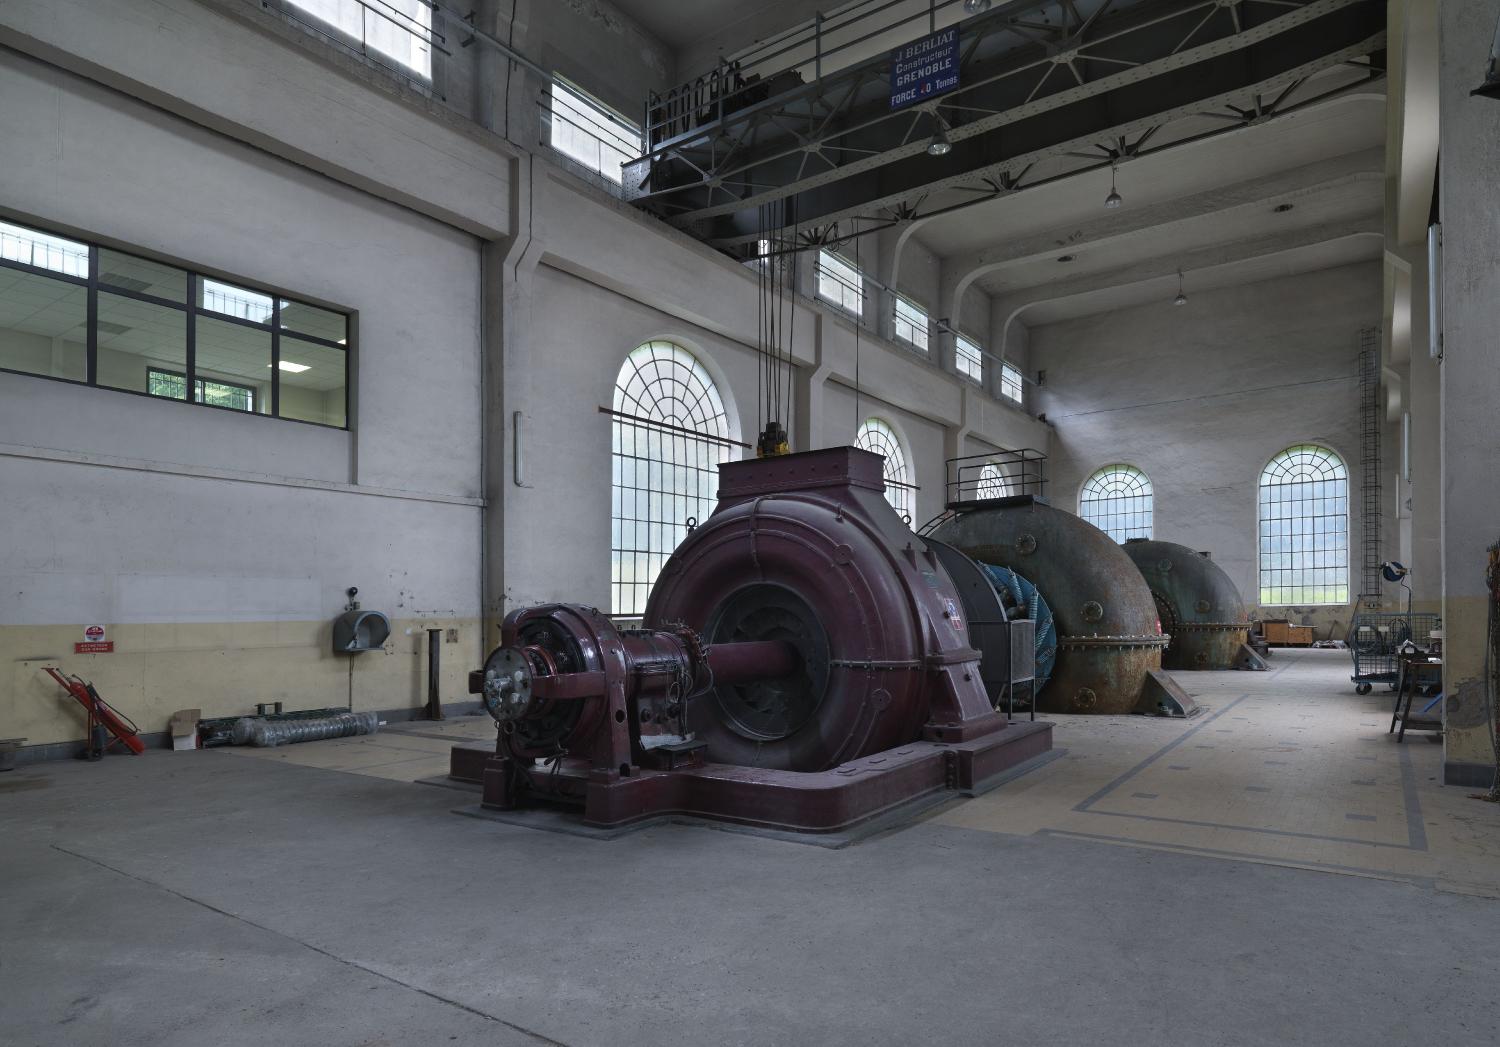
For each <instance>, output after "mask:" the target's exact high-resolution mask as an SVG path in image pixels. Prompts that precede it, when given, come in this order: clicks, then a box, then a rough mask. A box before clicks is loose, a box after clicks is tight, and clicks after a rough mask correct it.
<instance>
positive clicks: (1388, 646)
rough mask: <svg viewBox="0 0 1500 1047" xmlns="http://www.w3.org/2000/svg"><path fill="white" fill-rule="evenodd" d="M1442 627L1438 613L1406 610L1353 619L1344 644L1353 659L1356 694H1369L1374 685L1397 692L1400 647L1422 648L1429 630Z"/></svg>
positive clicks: (1358, 616)
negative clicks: (1407, 645)
mask: <svg viewBox="0 0 1500 1047" xmlns="http://www.w3.org/2000/svg"><path fill="white" fill-rule="evenodd" d="M1441 627H1442V617H1441V616H1440V615H1437V614H1428V613H1421V612H1418V613H1416V614H1413V613H1411V612H1409V611H1365V612H1361V613H1360V614H1356V615H1355V616H1354V621H1353V622H1352V623H1350V625H1349V635H1348V637H1347V638H1346V640H1345V642H1346V643H1347V644H1348V645H1349V654H1350V656H1351V657H1352V658H1353V659H1354V675H1353V676H1351V677H1349V679H1351V680H1353V681H1354V691H1355V693H1356V694H1369V693H1370V688H1371V687H1373V686H1374V685H1375V684H1377V683H1383V684H1386V685H1388V686H1389V687H1390V688H1391V690H1395V689H1396V684H1397V681H1398V680H1399V679H1400V675H1401V664H1400V663H1401V659H1400V654H1399V651H1400V648H1401V645H1402V644H1403V643H1405V642H1406V641H1407V640H1410V641H1411V642H1412V643H1413V644H1415V645H1416V646H1418V647H1422V648H1425V647H1427V646H1428V644H1429V643H1430V642H1431V639H1432V631H1433V630H1434V629H1438V628H1441Z"/></svg>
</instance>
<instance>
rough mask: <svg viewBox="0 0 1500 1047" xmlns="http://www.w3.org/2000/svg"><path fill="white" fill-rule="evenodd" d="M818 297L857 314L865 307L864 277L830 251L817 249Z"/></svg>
mask: <svg viewBox="0 0 1500 1047" xmlns="http://www.w3.org/2000/svg"><path fill="white" fill-rule="evenodd" d="M818 297H819V298H822V299H823V300H824V301H828V302H832V303H833V304H834V305H836V306H838V307H839V308H840V309H842V310H844V311H845V312H847V313H852V314H854V315H855V316H859V315H861V314H862V313H863V312H864V307H865V290H864V279H863V277H862V276H861V275H860V271H859V270H858V269H856V268H854V266H852V265H850V264H849V263H848V262H846V261H844V260H843V259H842V258H840V257H839V256H838V255H836V254H834V253H833V252H832V251H819V252H818Z"/></svg>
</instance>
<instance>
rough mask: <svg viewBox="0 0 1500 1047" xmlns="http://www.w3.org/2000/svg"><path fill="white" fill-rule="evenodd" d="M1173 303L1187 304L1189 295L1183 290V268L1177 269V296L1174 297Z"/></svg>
mask: <svg viewBox="0 0 1500 1047" xmlns="http://www.w3.org/2000/svg"><path fill="white" fill-rule="evenodd" d="M1172 304H1173V305H1187V295H1186V294H1185V293H1184V292H1183V290H1182V270H1181V269H1179V270H1177V297H1176V298H1174V299H1172Z"/></svg>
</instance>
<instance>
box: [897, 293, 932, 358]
mask: <svg viewBox="0 0 1500 1047" xmlns="http://www.w3.org/2000/svg"><path fill="white" fill-rule="evenodd" d="M894 297H895V299H896V304H895V305H894V306H893V307H892V310H891V313H892V320H891V334H892V335H893V336H894V337H895V339H896V341H898V342H902V343H904V344H905V345H908V346H910V347H911V348H912V349H913V350H915V351H916V352H919V353H921V354H922V355H923V356H929V355H931V353H932V317H931V316H930V315H929V314H928V312H927V310H925V309H923V308H922V307H921V306H920V305H918V304H917V303H916V302H913V301H912V300H911V299H910V298H907V297H906V296H905V295H902V294H898V295H895V296H894ZM903 305H904V306H906V307H907V308H908V309H911V310H913V311H914V312H916V313H917V314H918V315H920V316H921V317H922V325H921V326H920V327H918V326H917V325H916V324H915V323H913V322H912V320H911V318H910V317H904V316H902V315H901V307H902V306H903ZM902 324H905V325H906V326H907V327H910V328H911V329H912V331H913V332H920V333H921V335H922V340H921V341H920V342H918V341H917V340H916V339H915V338H907V337H906V336H905V335H903V334H902V333H901V325H902Z"/></svg>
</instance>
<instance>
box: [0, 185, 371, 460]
mask: <svg viewBox="0 0 1500 1047" xmlns="http://www.w3.org/2000/svg"><path fill="white" fill-rule="evenodd" d="M0 223H3V224H5V225H9V226H14V227H18V228H20V229H22V230H23V231H30V232H35V233H40V234H42V235H43V236H50V237H57V238H60V239H64V240H67V241H70V242H72V243H75V244H78V245H80V246H82V247H86V248H88V276H87V277H78V276H72V275H70V274H67V273H64V272H62V271H60V270H56V269H46V268H42V267H39V266H35V265H31V264H28V263H25V262H19V261H15V260H13V259H10V258H4V257H0V268H6V269H14V270H16V271H17V272H21V273H27V274H29V275H32V276H41V277H46V278H48V279H52V280H59V281H62V282H64V283H70V284H73V285H74V286H78V287H83V288H85V289H86V291H87V294H88V305H87V319H86V320H85V327H86V332H85V338H86V340H85V346H86V353H87V355H86V360H87V364H86V371H85V374H86V376H87V377H86V378H85V379H84V380H83V381H79V380H77V379H76V378H64V377H62V376H60V375H52V374H41V373H38V372H36V371H23V370H21V369H19V368H14V367H6V366H4V365H3V364H0V373H3V374H18V375H23V376H25V377H27V378H41V379H45V380H47V381H50V382H65V383H67V384H68V385H80V386H88V387H90V388H94V389H103V390H107V391H108V392H111V393H123V394H125V395H127V396H143V397H146V398H148V399H150V400H151V401H153V402H154V403H178V404H186V405H188V406H190V407H202V408H207V409H209V410H214V411H229V412H231V413H233V414H236V415H239V416H242V417H243V416H249V417H254V418H268V419H274V420H276V421H278V422H295V423H297V424H299V425H313V426H317V427H318V428H320V429H334V430H337V431H340V432H352V431H353V425H352V422H353V418H354V415H353V408H354V404H353V394H354V389H353V378H354V373H355V366H354V360H355V356H354V354H355V352H356V348H355V342H356V338H355V333H356V331H357V329H358V324H357V322H356V318H357V315H358V314H357V313H356V312H355V311H354V310H351V309H346V308H343V307H340V306H334V305H330V304H327V303H323V302H319V301H316V300H313V299H309V298H308V297H306V296H304V295H297V294H292V293H289V292H285V291H281V290H279V289H275V288H271V287H268V286H266V285H264V284H259V283H255V282H252V281H248V280H244V279H241V278H240V277H237V276H231V275H228V274H224V273H220V272H217V271H214V270H209V269H204V268H202V267H199V266H194V265H191V264H185V263H183V262H181V261H178V260H176V259H173V258H167V257H163V256H162V255H159V254H155V253H153V252H151V251H145V250H142V249H140V248H137V247H132V246H130V245H128V244H122V243H119V242H116V241H112V240H104V239H101V238H98V237H93V236H88V235H82V234H79V233H75V232H72V231H67V230H63V229H59V228H57V227H55V226H52V225H49V224H47V223H43V222H36V221H33V220H32V219H30V218H24V217H21V216H18V215H13V214H11V213H9V212H5V211H0ZM106 250H107V251H111V252H114V253H115V254H122V255H127V256H130V257H134V258H140V259H143V260H145V261H149V262H156V263H158V264H160V265H165V266H169V267H171V268H173V269H178V270H181V271H182V273H183V276H184V288H185V290H186V300H185V301H182V302H175V301H172V300H171V299H170V298H163V297H161V296H159V295H153V294H147V293H145V292H143V291H137V290H133V289H131V288H128V287H122V286H120V285H118V284H112V283H109V282H107V281H105V280H104V279H103V278H102V277H101V274H100V272H99V254H100V252H101V251H106ZM204 280H207V281H210V282H213V283H220V284H228V285H229V286H231V287H234V288H237V289H239V290H243V291H249V292H251V293H253V294H260V295H265V296H267V297H269V298H270V299H271V303H272V313H271V316H270V318H269V319H268V320H267V321H266V322H264V323H256V322H254V321H250V320H245V319H242V318H240V317H237V316H234V315H232V314H227V313H220V312H217V311H215V310H212V309H205V308H203V307H202V306H200V305H199V304H198V299H199V296H200V294H201V291H202V281H204ZM101 293H103V294H108V295H113V296H116V297H119V298H129V299H133V300H135V301H138V302H145V303H147V304H148V305H155V306H162V307H165V308H168V309H172V310H175V311H177V312H178V313H181V314H182V315H183V317H184V321H183V322H184V324H185V325H186V346H187V354H186V356H187V359H186V361H185V364H184V375H183V377H184V390H186V388H187V386H186V381H187V379H188V377H189V376H190V377H191V378H192V380H194V381H196V380H197V379H198V377H199V375H198V373H197V367H196V359H195V356H196V343H197V327H198V317H199V316H205V317H208V318H210V319H214V320H222V321H223V322H225V323H231V324H239V325H241V326H244V327H249V328H253V329H254V330H257V331H265V332H268V333H269V334H270V336H271V397H270V401H271V407H270V410H269V411H268V412H267V413H265V414H261V413H260V412H258V411H242V410H240V409H239V408H237V407H225V406H222V405H220V404H211V403H199V402H197V401H196V400H193V399H191V398H186V399H182V400H178V399H176V398H175V397H167V396H159V395H156V394H154V393H152V392H150V391H149V389H120V388H117V387H115V386H112V385H101V384H100V383H99V295H100V294H101ZM284 301H286V302H294V303H297V304H305V305H308V306H312V307H314V308H317V309H322V310H324V311H326V312H332V313H336V314H338V315H340V316H342V317H343V318H344V342H343V343H340V342H338V341H336V340H333V339H328V338H323V337H321V336H318V335H310V334H303V333H301V332H300V331H296V330H293V329H291V328H285V329H283V327H282V326H281V307H282V303H283V302H284ZM283 331H285V333H286V335H287V336H288V337H291V338H295V339H300V340H302V341H308V342H313V343H316V344H318V345H322V346H324V347H326V348H331V349H337V350H339V351H341V352H342V353H343V354H344V356H343V360H344V424H343V425H330V424H329V423H327V422H311V421H308V420H306V419H303V418H291V417H283V416H282V415H281V414H280V413H279V411H280V401H281V338H282V334H283ZM148 370H149V368H148ZM158 370H162V371H165V370H167V369H166V368H158ZM206 380H208V381H212V382H220V383H221V384H235V383H232V382H223V381H222V380H221V379H218V378H207V379H206Z"/></svg>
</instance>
